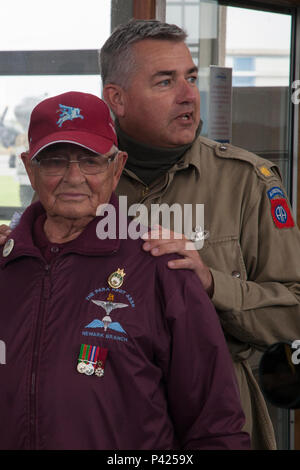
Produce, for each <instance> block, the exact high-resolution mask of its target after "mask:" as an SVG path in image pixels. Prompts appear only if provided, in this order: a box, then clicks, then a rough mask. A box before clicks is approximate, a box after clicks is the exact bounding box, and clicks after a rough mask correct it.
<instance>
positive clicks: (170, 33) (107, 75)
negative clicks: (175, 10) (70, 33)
mask: <svg viewBox="0 0 300 470" xmlns="http://www.w3.org/2000/svg"><path fill="white" fill-rule="evenodd" d="M186 37H187V33H186V32H185V31H184V30H183V29H181V28H180V27H179V26H176V25H174V24H168V23H162V22H161V21H158V20H135V19H132V20H130V21H129V22H128V23H126V24H122V25H119V26H118V27H117V28H116V29H115V30H114V31H113V33H112V34H111V36H110V37H109V38H108V39H107V41H106V42H105V44H104V45H103V47H102V48H101V50H100V54H99V66H100V73H101V77H102V83H103V85H106V84H107V83H114V84H115V85H120V86H122V87H123V88H126V85H128V82H129V78H130V75H131V73H132V72H133V70H134V67H135V57H134V54H133V51H132V44H134V43H136V42H138V41H142V40H143V39H159V40H167V41H175V42H181V41H185V39H186Z"/></svg>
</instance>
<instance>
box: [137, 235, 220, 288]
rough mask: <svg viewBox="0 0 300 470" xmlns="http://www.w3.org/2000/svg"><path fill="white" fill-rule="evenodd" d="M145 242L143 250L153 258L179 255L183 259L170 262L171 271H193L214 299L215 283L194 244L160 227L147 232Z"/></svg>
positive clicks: (144, 237) (182, 236) (144, 236)
mask: <svg viewBox="0 0 300 470" xmlns="http://www.w3.org/2000/svg"><path fill="white" fill-rule="evenodd" d="M142 239H143V240H145V243H144V244H143V249H144V250H145V251H150V253H151V254H152V255H153V256H161V255H165V254H167V253H168V254H170V253H177V254H179V255H181V256H183V259H176V260H172V261H169V262H168V267H169V268H171V269H191V270H192V271H194V272H195V273H196V274H197V276H198V277H199V279H200V281H201V282H202V285H203V287H204V289H205V290H206V292H207V293H208V295H209V296H210V297H212V295H213V291H214V282H213V277H212V274H211V272H210V270H209V268H208V267H207V266H206V265H205V264H204V263H203V261H202V259H201V257H200V255H199V253H198V251H197V250H196V249H195V247H194V244H193V243H192V242H191V241H190V240H188V239H187V238H186V237H185V236H184V235H183V234H178V233H175V232H172V231H171V230H167V229H164V228H162V227H161V226H158V227H157V228H155V229H154V230H151V231H150V232H147V233H145V234H144V235H143V237H142Z"/></svg>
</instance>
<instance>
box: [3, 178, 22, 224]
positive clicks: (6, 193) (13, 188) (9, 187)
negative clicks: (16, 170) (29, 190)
mask: <svg viewBox="0 0 300 470" xmlns="http://www.w3.org/2000/svg"><path fill="white" fill-rule="evenodd" d="M20 205H21V203H20V196H19V183H18V182H17V181H16V180H15V178H13V176H0V206H20ZM8 223H9V221H7V220H0V225H1V224H8Z"/></svg>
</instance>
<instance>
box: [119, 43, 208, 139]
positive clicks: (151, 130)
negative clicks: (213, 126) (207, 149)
mask: <svg viewBox="0 0 300 470" xmlns="http://www.w3.org/2000/svg"><path fill="white" fill-rule="evenodd" d="M133 49H134V53H135V59H136V63H137V68H136V70H135V72H134V73H133V76H132V78H131V79H130V83H129V87H128V88H127V89H126V90H123V92H124V116H123V117H120V116H118V117H119V122H120V125H121V127H122V129H123V130H124V131H125V132H126V133H127V134H128V135H129V136H131V137H133V138H134V139H136V140H138V141H139V142H142V143H145V144H148V145H149V144H150V145H153V146H157V147H176V146H180V145H184V144H188V143H190V142H192V140H193V139H194V137H195V132H196V129H197V127H198V125H199V121H200V94H199V90H198V88H197V84H196V81H197V67H196V66H195V64H194V62H193V60H192V57H191V54H190V51H189V49H188V47H187V46H186V44H185V43H184V42H173V41H164V40H163V41H161V40H151V39H147V40H143V41H140V42H137V43H136V44H134V45H133Z"/></svg>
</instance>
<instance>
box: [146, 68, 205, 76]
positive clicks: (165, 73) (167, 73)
mask: <svg viewBox="0 0 300 470" xmlns="http://www.w3.org/2000/svg"><path fill="white" fill-rule="evenodd" d="M191 73H198V67H197V66H196V65H195V66H194V67H192V68H190V69H189V70H188V71H187V72H186V74H187V75H190V74H191ZM175 74H176V70H159V71H158V72H155V73H154V74H153V75H152V78H157V77H162V76H168V77H170V76H172V75H175Z"/></svg>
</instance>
